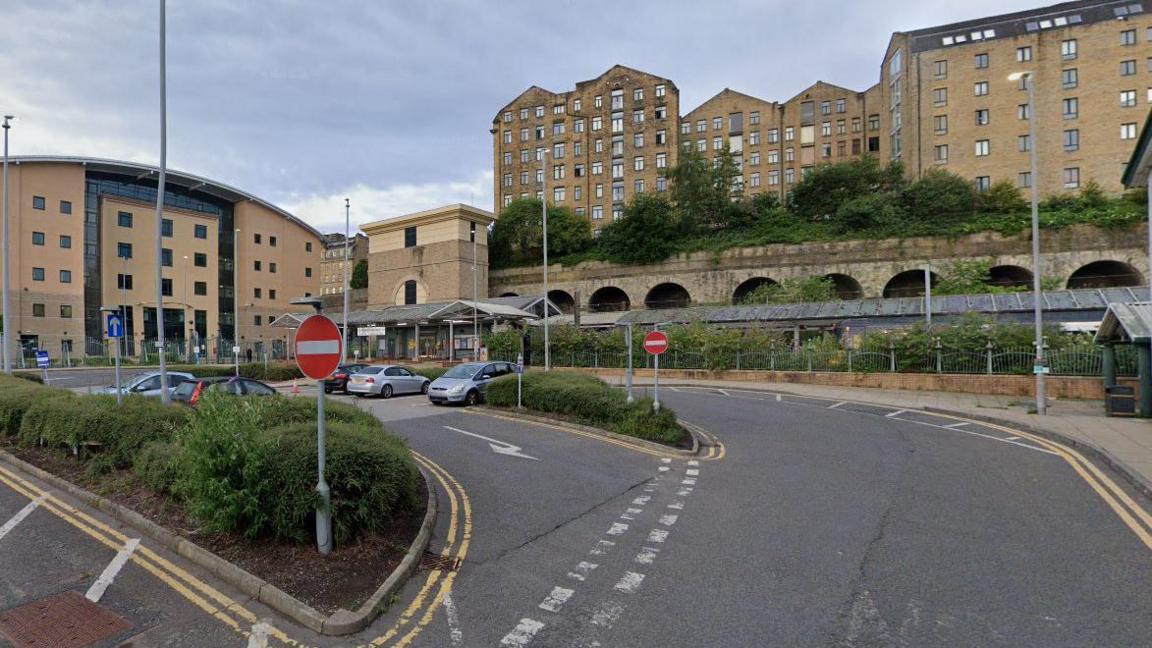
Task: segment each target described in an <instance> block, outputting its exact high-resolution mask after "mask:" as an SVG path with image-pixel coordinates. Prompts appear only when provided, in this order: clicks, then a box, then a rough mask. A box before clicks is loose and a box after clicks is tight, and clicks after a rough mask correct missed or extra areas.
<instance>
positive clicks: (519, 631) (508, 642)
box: [500, 618, 544, 648]
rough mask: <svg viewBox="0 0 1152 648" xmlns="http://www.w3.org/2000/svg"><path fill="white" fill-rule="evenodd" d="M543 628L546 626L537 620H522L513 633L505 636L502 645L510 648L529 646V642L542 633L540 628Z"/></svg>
mask: <svg viewBox="0 0 1152 648" xmlns="http://www.w3.org/2000/svg"><path fill="white" fill-rule="evenodd" d="M543 627H544V624H543V623H540V622H539V621H537V620H535V619H527V618H525V619H520V623H519V624H517V625H516V627H515V628H513V629H512V632H509V633H508V634H506V635H504V638H503V639H501V640H500V645H501V646H509V647H510V648H523V647H524V646H527V645H528V642H530V641H532V637H535V636H536V633H537V632H540V628H543Z"/></svg>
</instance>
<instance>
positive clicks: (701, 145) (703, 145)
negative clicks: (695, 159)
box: [696, 139, 708, 153]
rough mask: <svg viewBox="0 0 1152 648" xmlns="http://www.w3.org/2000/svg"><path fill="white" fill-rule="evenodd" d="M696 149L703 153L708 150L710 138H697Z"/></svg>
mask: <svg viewBox="0 0 1152 648" xmlns="http://www.w3.org/2000/svg"><path fill="white" fill-rule="evenodd" d="M696 150H697V151H700V152H701V153H703V152H704V151H707V150H708V140H706V139H698V140H696Z"/></svg>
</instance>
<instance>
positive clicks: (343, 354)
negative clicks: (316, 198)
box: [340, 198, 351, 365]
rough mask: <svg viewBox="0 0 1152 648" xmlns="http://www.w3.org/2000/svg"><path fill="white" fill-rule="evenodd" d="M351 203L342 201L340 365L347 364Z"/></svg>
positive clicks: (345, 200) (346, 200)
mask: <svg viewBox="0 0 1152 648" xmlns="http://www.w3.org/2000/svg"><path fill="white" fill-rule="evenodd" d="M350 209H351V203H350V202H349V201H348V199H347V198H345V199H344V325H343V326H341V327H340V335H342V336H343V337H344V341H343V343H342V344H341V345H340V364H341V365H345V364H348V348H347V346H348V345H347V343H348V288H349V287H348V248H349V247H350V246H349V245H348V230H349V228H350V223H351V216H350V215H349V214H350V211H349V210H350Z"/></svg>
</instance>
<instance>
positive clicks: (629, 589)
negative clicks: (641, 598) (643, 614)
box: [615, 572, 644, 594]
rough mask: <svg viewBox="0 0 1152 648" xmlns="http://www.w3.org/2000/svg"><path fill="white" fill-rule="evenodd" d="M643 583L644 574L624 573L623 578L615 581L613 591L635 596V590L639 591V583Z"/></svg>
mask: <svg viewBox="0 0 1152 648" xmlns="http://www.w3.org/2000/svg"><path fill="white" fill-rule="evenodd" d="M643 582H644V574H637V573H636V572H624V576H623V577H621V578H620V580H619V581H617V583H616V587H615V590H616V591H617V592H624V593H625V594H635V593H636V590H638V589H640V583H643Z"/></svg>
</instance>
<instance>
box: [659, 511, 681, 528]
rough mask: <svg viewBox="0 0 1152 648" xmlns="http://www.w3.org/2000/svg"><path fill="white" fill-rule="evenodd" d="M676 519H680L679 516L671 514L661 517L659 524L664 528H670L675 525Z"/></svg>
mask: <svg viewBox="0 0 1152 648" xmlns="http://www.w3.org/2000/svg"><path fill="white" fill-rule="evenodd" d="M678 519H680V516H679V515H673V514H671V513H669V514H668V515H661V516H660V524H663V525H664V526H672V525H673V524H676V520H678Z"/></svg>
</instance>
